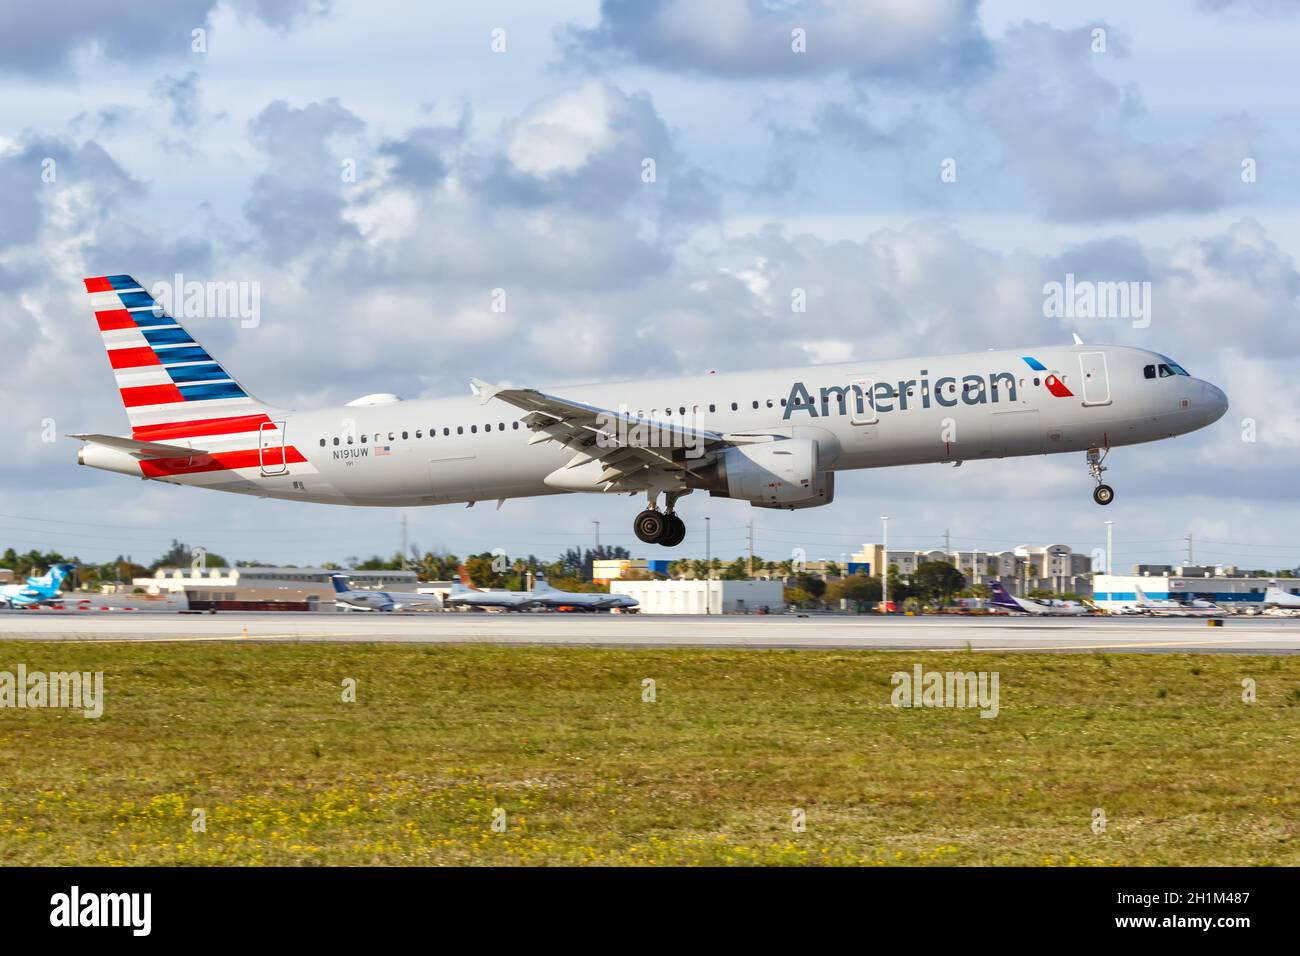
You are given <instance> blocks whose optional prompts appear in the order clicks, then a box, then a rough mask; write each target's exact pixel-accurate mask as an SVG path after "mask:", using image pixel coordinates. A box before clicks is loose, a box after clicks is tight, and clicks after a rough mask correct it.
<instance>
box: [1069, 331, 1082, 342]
mask: <svg viewBox="0 0 1300 956" xmlns="http://www.w3.org/2000/svg"><path fill="white" fill-rule="evenodd" d="M1070 335H1071V336H1072V337H1073V338H1074V344H1075V345H1082V344H1083V339H1081V338H1079V333H1078V332H1071V333H1070Z"/></svg>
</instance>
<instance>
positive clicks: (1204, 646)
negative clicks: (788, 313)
mask: <svg viewBox="0 0 1300 956" xmlns="http://www.w3.org/2000/svg"><path fill="white" fill-rule="evenodd" d="M0 640H42V641H143V642H149V641H160V642H166V641H236V642H238V641H246V642H271V641H303V642H316V643H333V642H348V641H360V642H368V643H398V644H459V643H469V644H473V643H487V644H533V645H554V646H593V647H638V648H646V647H699V648H717V647H734V648H791V649H827V650H964V649H966V648H968V647H969V648H970V649H971V650H974V651H1042V652H1070V651H1073V652H1089V651H1107V652H1145V653H1187V652H1194V653H1239V654H1244V653H1251V654H1259V653H1263V654H1295V653H1300V619H1287V618H1229V619H1227V620H1226V621H1225V622H1224V625H1223V626H1222V627H1213V628H1212V627H1208V626H1207V625H1206V622H1205V621H1204V620H1195V619H1189V620H1174V619H1157V618H1105V617H1089V618H1074V619H1059V620H1044V619H1041V618H1027V617H1026V618H1010V617H1005V618H991V617H990V618H977V617H940V616H931V617H889V618H879V617H869V616H863V617H857V616H851V617H850V616H831V615H820V616H819V615H813V616H809V617H796V616H794V615H784V616H782V615H773V616H770V617H767V616H743V615H738V616H727V617H699V616H658V615H656V616H650V615H647V616H640V615H628V616H620V615H604V614H601V615H575V614H495V613H494V614H469V613H426V614H418V613H416V614H375V613H371V614H365V613H352V614H323V613H315V614H306V613H302V614H294V613H244V612H227V613H220V614H175V613H152V612H130V613H121V612H119V613H87V612H72V611H65V612H60V611H44V610H42V611H8V612H0Z"/></svg>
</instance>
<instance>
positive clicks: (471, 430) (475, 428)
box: [469, 425, 478, 435]
mask: <svg viewBox="0 0 1300 956" xmlns="http://www.w3.org/2000/svg"><path fill="white" fill-rule="evenodd" d="M469 433H470V434H471V435H477V434H478V426H477V425H470V426H469Z"/></svg>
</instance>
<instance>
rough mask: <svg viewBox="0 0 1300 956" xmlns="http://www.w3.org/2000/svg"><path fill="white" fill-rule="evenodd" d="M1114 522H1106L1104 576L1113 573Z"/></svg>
mask: <svg viewBox="0 0 1300 956" xmlns="http://www.w3.org/2000/svg"><path fill="white" fill-rule="evenodd" d="M1114 533H1115V522H1113V521H1107V522H1106V576H1107V577H1109V576H1111V575H1113V574H1114V573H1115V536H1114Z"/></svg>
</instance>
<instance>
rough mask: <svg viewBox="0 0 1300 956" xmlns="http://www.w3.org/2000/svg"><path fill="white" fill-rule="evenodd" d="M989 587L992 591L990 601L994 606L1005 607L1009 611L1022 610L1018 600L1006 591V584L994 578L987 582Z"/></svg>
mask: <svg viewBox="0 0 1300 956" xmlns="http://www.w3.org/2000/svg"><path fill="white" fill-rule="evenodd" d="M989 587H990V588H991V589H992V591H993V597H992V600H991V603H992V604H993V605H994V606H995V607H1002V608H1007V609H1008V610H1011V611H1023V610H1024V608H1023V607H1021V606H1020V602H1019V601H1017V600H1016V599H1015V598H1014V597H1012V596H1011V594H1010V593H1009V592H1008V591H1007V589H1006V586H1005V585H1004V584H1003V583H1002V582H1001V581H1000V580H998V579H996V578H995V579H994V580H993V581H991V582H989Z"/></svg>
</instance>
